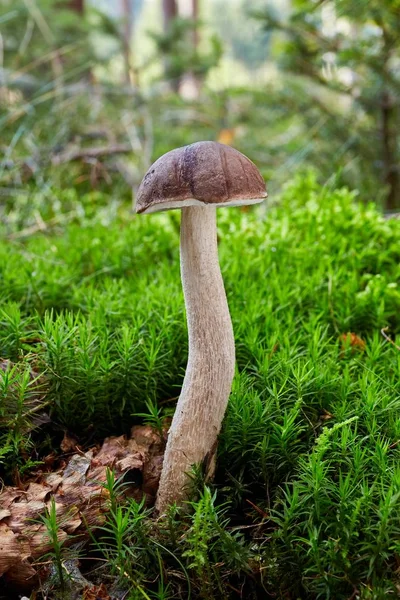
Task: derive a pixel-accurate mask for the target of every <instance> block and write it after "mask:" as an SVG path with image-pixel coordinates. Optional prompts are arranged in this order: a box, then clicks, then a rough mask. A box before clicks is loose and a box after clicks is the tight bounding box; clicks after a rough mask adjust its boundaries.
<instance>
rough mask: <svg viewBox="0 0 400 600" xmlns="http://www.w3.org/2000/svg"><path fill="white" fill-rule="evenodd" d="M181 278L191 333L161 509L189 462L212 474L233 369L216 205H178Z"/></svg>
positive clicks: (185, 481) (182, 482) (182, 485)
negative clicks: (219, 254)
mask: <svg viewBox="0 0 400 600" xmlns="http://www.w3.org/2000/svg"><path fill="white" fill-rule="evenodd" d="M181 277H182V285H183V291H184V295H185V305H186V314H187V322H188V333H189V359H188V364H187V368H186V374H185V379H184V382H183V387H182V391H181V395H180V397H179V400H178V404H177V407H176V411H175V415H174V418H173V421H172V425H171V428H170V431H169V435H168V442H167V447H166V450H165V455H164V463H163V469H162V474H161V480H160V486H159V490H158V495H157V501H156V510H157V511H158V512H159V513H163V512H164V511H165V509H166V508H167V506H168V505H170V504H172V503H173V502H177V503H178V504H179V503H181V502H182V501H183V500H185V498H187V495H188V485H189V484H190V477H189V476H188V472H190V469H191V467H192V465H194V464H202V465H203V467H204V469H205V474H206V477H210V476H212V475H213V471H214V468H215V453H216V448H217V437H218V434H219V432H220V429H221V424H222V420H223V418H224V414H225V410H226V406H227V403H228V398H229V394H230V391H231V386H232V379H233V375H234V371H235V343H234V337H233V330H232V322H231V318H230V314H229V308H228V303H227V300H226V294H225V289H224V283H223V280H222V275H221V270H220V267H219V261H218V245H217V225H216V209H215V207H212V206H202V207H198V206H190V207H186V208H183V209H182V221H181Z"/></svg>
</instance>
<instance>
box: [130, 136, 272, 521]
mask: <svg viewBox="0 0 400 600" xmlns="http://www.w3.org/2000/svg"><path fill="white" fill-rule="evenodd" d="M266 196H267V193H266V190H265V183H264V180H263V178H262V177H261V175H260V173H259V171H258V169H257V167H256V166H255V165H254V164H253V163H252V162H251V161H250V160H249V159H248V158H247V157H246V156H244V155H243V154H241V153H240V152H238V151H237V150H235V149H234V148H231V147H230V146H225V145H223V144H219V143H217V142H197V143H195V144H191V145H190V146H185V147H183V148H177V149H176V150H172V151H171V152H168V153H167V154H164V155H163V156H161V158H159V159H158V160H157V161H156V162H155V163H154V164H153V165H152V166H151V167H150V169H149V170H148V172H147V173H146V175H145V177H144V178H143V181H142V183H141V185H140V187H139V190H138V194H137V202H136V212H137V213H152V212H158V211H162V210H170V209H174V208H180V209H181V210H182V219H181V239H180V244H181V245H180V253H181V278H182V285H183V292H184V297H185V305H186V315H187V323H188V334H189V357H188V363H187V368H186V373H185V378H184V382H183V387H182V390H181V394H180V396H179V400H178V403H177V406H176V411H175V414H174V417H173V420H172V424H171V427H170V430H169V434H168V440H167V445H166V450H165V455H164V463H163V468H162V473H161V479H160V485H159V489H158V494H157V500H156V511H157V512H158V513H163V512H164V511H165V509H166V508H167V507H168V505H170V504H172V503H173V502H177V503H178V504H179V503H182V502H183V501H184V500H185V499H186V498H187V495H188V489H187V484H188V481H189V473H190V469H191V467H192V466H193V465H195V464H201V465H203V466H204V468H205V474H206V478H208V477H211V476H212V475H213V471H214V469H215V456H216V449H217V438H218V434H219V432H220V429H221V425H222V420H223V417H224V414H225V410H226V407H227V403H228V398H229V394H230V391H231V385H232V379H233V375H234V370H235V343H234V337H233V330H232V322H231V318H230V314H229V308H228V303H227V300H226V294H225V289H224V283H223V280H222V275H221V271H220V266H219V261H218V246H217V224H216V207H218V206H241V205H246V204H256V203H258V202H262V200H264V198H266Z"/></svg>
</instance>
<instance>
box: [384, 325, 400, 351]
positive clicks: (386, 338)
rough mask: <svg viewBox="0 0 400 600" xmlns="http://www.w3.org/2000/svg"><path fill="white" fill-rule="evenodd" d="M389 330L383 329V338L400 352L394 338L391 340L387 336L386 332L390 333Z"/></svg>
mask: <svg viewBox="0 0 400 600" xmlns="http://www.w3.org/2000/svg"><path fill="white" fill-rule="evenodd" d="M388 329H389V327H383V328H382V329H381V334H382V335H383V337H384V338H385V340H386V341H387V342H389V343H390V344H392V345H393V346H394V347H395V348H396V349H397V350H398V351H399V352H400V346H398V345H397V344H396V343H395V342H394V341H393V340H392V338H390V337H389V336H388V335H387V333H386V331H388Z"/></svg>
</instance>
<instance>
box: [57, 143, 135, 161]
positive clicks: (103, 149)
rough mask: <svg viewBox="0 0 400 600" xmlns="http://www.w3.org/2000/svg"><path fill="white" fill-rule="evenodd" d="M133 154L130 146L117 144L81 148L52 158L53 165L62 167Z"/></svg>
mask: <svg viewBox="0 0 400 600" xmlns="http://www.w3.org/2000/svg"><path fill="white" fill-rule="evenodd" d="M127 152H132V146H131V145H130V144H115V145H114V146H99V147H98V148H80V149H79V150H67V151H66V152H61V153H59V154H56V155H54V156H53V157H52V159H51V163H52V165H54V166H56V165H61V164H64V163H67V162H72V161H75V160H81V159H90V158H100V157H102V156H110V155H113V154H124V153H127Z"/></svg>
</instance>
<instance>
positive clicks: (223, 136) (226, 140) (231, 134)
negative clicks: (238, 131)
mask: <svg viewBox="0 0 400 600" xmlns="http://www.w3.org/2000/svg"><path fill="white" fill-rule="evenodd" d="M234 139H235V130H234V129H233V128H231V129H221V131H220V132H219V134H218V137H217V142H219V143H220V144H226V145H227V146H230V145H231V144H232V142H233V140H234Z"/></svg>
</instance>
